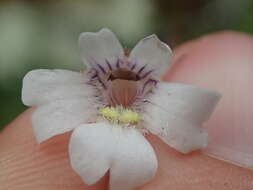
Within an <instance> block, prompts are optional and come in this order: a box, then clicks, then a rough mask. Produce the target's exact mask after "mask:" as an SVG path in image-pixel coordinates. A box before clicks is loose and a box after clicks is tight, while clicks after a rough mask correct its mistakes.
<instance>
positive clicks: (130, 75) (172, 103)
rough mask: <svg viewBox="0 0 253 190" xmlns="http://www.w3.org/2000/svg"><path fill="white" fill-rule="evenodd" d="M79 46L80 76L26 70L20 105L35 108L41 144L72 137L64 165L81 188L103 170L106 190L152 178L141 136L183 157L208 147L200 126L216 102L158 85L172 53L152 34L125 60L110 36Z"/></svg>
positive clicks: (188, 89)
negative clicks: (68, 164) (158, 141)
mask: <svg viewBox="0 0 253 190" xmlns="http://www.w3.org/2000/svg"><path fill="white" fill-rule="evenodd" d="M79 45H80V49H81V57H82V60H83V62H84V63H85V64H86V65H87V69H86V72H73V71H68V70H45V69H39V70H34V71H30V72H29V73H28V74H27V75H26V76H25V77H24V80H23V89H22V100H23V103H24V104H25V105H27V106H37V109H36V110H35V112H34V113H33V116H32V123H33V130H34V133H35V136H36V138H37V140H38V142H39V143H41V142H43V141H45V140H47V139H49V138H51V137H53V136H56V135H59V134H62V133H65V132H67V131H71V130H73V133H72V135H71V137H70V143H69V156H70V162H71V166H72V168H73V169H74V170H75V171H76V172H77V173H78V174H79V175H80V177H81V178H82V179H83V181H84V182H85V183H87V184H89V185H90V184H94V183H96V182H97V181H98V180H99V179H100V178H101V177H102V176H104V175H105V173H106V172H107V171H108V170H110V184H109V186H110V189H111V190H118V189H121V190H131V189H134V188H135V187H138V186H140V185H142V184H144V183H146V182H147V181H149V180H150V179H152V178H153V177H154V175H155V173H156V170H157V159H156V155H155V152H154V150H153V148H152V146H151V145H150V144H149V142H148V141H147V140H146V139H145V134H146V133H147V132H150V133H153V134H155V135H157V136H159V137H160V138H161V139H162V140H163V141H164V142H165V143H167V144H168V145H170V146H171V147H173V148H174V149H176V150H178V151H179V152H182V153H187V152H190V151H193V150H196V149H200V148H203V147H205V146H206V145H207V137H208V136H207V133H206V132H204V131H202V129H201V125H202V123H203V122H204V121H206V120H207V119H208V117H209V116H210V115H211V113H212V111H213V109H214V107H215V105H216V103H217V102H218V99H219V97H220V95H219V93H217V92H215V91H211V90H207V89H203V88H200V87H195V86H190V85H184V84H177V83H165V82H162V81H160V80H159V78H160V76H161V74H162V73H164V71H165V70H166V69H167V68H168V66H169V63H170V60H171V50H170V48H169V47H168V46H167V45H166V44H165V43H163V42H161V41H160V40H159V39H158V38H157V37H156V36H155V35H151V36H149V37H146V38H144V39H143V40H141V41H140V42H139V43H138V44H137V45H136V46H135V47H134V48H133V50H132V51H131V52H130V54H129V55H128V54H127V53H126V52H124V50H123V48H122V46H121V45H120V43H119V41H118V40H117V38H116V37H115V35H114V34H113V33H112V32H111V31H110V30H109V29H102V30H100V31H99V32H97V33H89V32H87V33H82V34H81V36H80V39H79Z"/></svg>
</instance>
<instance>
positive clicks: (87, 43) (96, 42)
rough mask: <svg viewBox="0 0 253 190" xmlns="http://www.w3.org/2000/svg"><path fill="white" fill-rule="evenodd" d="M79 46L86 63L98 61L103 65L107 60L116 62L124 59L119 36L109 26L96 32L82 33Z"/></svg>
mask: <svg viewBox="0 0 253 190" xmlns="http://www.w3.org/2000/svg"><path fill="white" fill-rule="evenodd" d="M79 47H80V52H81V57H82V59H83V62H84V63H85V64H87V63H89V64H91V62H92V61H96V62H97V63H99V64H101V65H103V64H106V60H107V61H109V63H116V61H117V59H118V58H121V59H122V58H123V56H124V50H123V48H122V46H121V44H120V42H119V41H118V39H117V37H116V36H115V35H114V34H113V33H112V32H111V31H110V30H109V29H107V28H103V29H101V30H100V31H99V32H96V33H92V32H84V33H82V34H81V35H80V37H79ZM105 67H107V66H105Z"/></svg>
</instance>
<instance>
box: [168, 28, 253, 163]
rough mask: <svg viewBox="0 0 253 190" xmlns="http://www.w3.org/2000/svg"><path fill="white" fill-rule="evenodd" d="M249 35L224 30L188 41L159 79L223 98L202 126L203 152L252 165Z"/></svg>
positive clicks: (251, 46)
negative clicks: (204, 136)
mask: <svg viewBox="0 0 253 190" xmlns="http://www.w3.org/2000/svg"><path fill="white" fill-rule="evenodd" d="M252 52H253V37H252V36H251V35H248V34H244V33H240V32H233V31H224V32H218V33H214V34H211V35H207V36H204V37H202V38H199V39H197V40H193V41H191V42H188V43H186V44H183V45H182V46H180V47H178V48H176V49H175V51H174V58H173V66H172V68H171V69H170V70H169V71H168V72H167V73H166V75H165V76H164V80H166V81H173V82H180V83H186V84H193V85H197V86H202V87H205V88H210V89H213V90H217V91H219V92H220V93H221V94H222V98H221V100H220V102H219V103H218V105H217V107H216V109H215V111H214V113H213V115H212V117H211V118H210V120H209V121H208V122H207V123H206V124H205V126H206V128H207V130H208V133H209V136H210V144H209V146H208V148H207V149H206V152H207V153H208V154H212V155H214V156H216V157H218V158H220V159H224V160H229V161H230V162H233V163H237V164H239V165H244V167H248V168H252V167H253V164H252V163H253V151H252V148H251V147H252V144H253V138H252V134H253V128H252V126H251V125H252V123H253V118H252V117H251V110H252V109H253V102H252V101H251V97H252V96H253V89H252V87H251V86H252V82H253V64H252V62H253V54H252Z"/></svg>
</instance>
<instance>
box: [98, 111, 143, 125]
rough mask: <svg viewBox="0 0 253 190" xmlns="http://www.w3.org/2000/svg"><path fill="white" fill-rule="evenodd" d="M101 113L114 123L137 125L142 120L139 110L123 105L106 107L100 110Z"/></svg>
mask: <svg viewBox="0 0 253 190" xmlns="http://www.w3.org/2000/svg"><path fill="white" fill-rule="evenodd" d="M99 114H100V115H101V116H102V117H104V118H105V119H107V120H108V121H111V122H114V123H120V124H128V125H135V124H137V123H138V122H139V121H140V115H139V114H138V113H137V112H135V111H133V110H130V109H125V108H123V107H104V108H102V109H100V110H99Z"/></svg>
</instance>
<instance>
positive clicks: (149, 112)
mask: <svg viewBox="0 0 253 190" xmlns="http://www.w3.org/2000/svg"><path fill="white" fill-rule="evenodd" d="M219 98H220V95H219V93H217V92H215V91H211V90H207V89H204V88H200V87H195V86H190V85H184V84H176V83H158V85H157V88H156V89H155V90H154V94H153V95H151V96H150V97H149V98H148V101H149V102H150V103H147V104H146V107H145V113H144V116H143V118H144V120H145V123H146V127H147V128H148V129H149V130H150V131H151V132H152V133H154V134H157V135H158V136H160V137H161V138H162V139H163V140H164V141H165V142H166V143H167V144H169V145H170V146H172V147H174V148H175V149H177V150H178V151H180V152H183V153H187V152H190V151H192V150H196V149H199V148H203V147H205V146H206V145H207V140H208V136H207V134H206V133H205V132H203V131H202V129H201V126H202V123H203V122H204V121H206V120H207V119H208V118H209V116H210V115H211V113H212V112H213V110H214V107H215V105H216V104H217V102H218V100H219Z"/></svg>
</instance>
